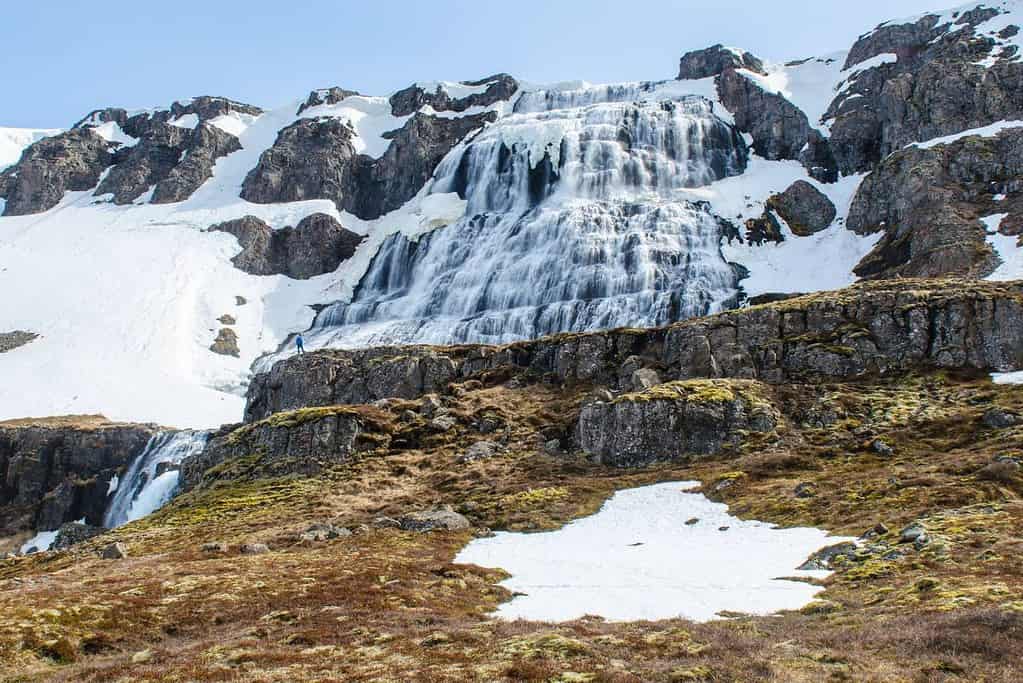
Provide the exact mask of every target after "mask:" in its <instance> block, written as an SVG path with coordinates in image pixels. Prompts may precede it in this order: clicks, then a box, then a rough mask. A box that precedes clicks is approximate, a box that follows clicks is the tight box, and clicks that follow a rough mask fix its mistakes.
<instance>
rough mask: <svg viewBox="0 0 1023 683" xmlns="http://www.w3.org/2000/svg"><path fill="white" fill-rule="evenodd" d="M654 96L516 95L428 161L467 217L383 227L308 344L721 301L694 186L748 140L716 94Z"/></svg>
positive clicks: (530, 325)
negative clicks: (469, 136) (370, 254)
mask: <svg viewBox="0 0 1023 683" xmlns="http://www.w3.org/2000/svg"><path fill="white" fill-rule="evenodd" d="M658 97H663V94H661V95H658V90H657V86H656V84H634V85H622V86H599V87H596V86H588V87H581V88H578V89H574V90H550V91H535V92H527V93H525V94H523V95H522V96H521V97H520V98H519V100H518V101H517V102H516V105H515V111H514V113H512V114H510V115H507V116H505V117H504V118H502V119H500V120H498V121H497V122H496V123H494V124H493V125H491V126H489V127H487V128H486V129H484V130H483V131H482V132H481V133H480V134H479V135H477V136H476V137H475V138H474V139H473V140H471V141H470V142H469V143H468V144H466V145H464V146H463V147H462V148H460V149H459V150H456V152H454V153H452V154H449V155H448V156H447V157H446V158H445V159H444V161H443V162H441V164H440V166H439V167H438V169H437V171H436V173H435V175H434V181H433V184H432V186H431V190H430V191H431V192H434V193H442V192H457V193H458V194H459V195H460V196H461V197H462V198H464V199H465V200H466V202H467V209H466V213H465V216H464V217H463V218H462V219H460V220H459V221H457V222H456V223H454V224H452V225H449V226H447V227H444V228H440V229H437V230H435V231H433V232H431V233H429V234H426V235H424V236H422V237H420V238H419V239H418V240H416V241H413V240H410V239H408V238H406V237H405V236H403V235H401V234H396V235H392V236H391V237H389V238H388V239H387V240H386V241H385V242H384V244H383V245H382V246H381V248H380V250H379V251H378V252H377V254H376V256H375V257H374V259H373V262H372V264H371V265H370V267H369V269H368V271H367V272H366V274H365V275H364V277H363V278H362V280H361V281H360V283H359V285H358V287H357V288H356V291H355V293H354V295H353V297H352V300H351V302H347V303H345V302H338V303H335V304H333V305H331V306H329V307H327V308H325V309H324V310H323V311H321V312H320V314H319V315H318V316H317V319H316V322H315V323H314V325H313V329H312V330H311V331H310V333H309V334H308V335H307V336H306V341H307V344H309V345H312V346H318V347H322V346H334V347H358V346H368V345H377V344H396V343H417V342H424V343H457V342H483V343H503V342H510V341H515V340H519V339H524V338H534V337H539V336H543V335H545V334H551V333H556V332H564V331H587V330H597V329H607V328H613V327H621V326H637V327H638V326H643V327H646V326H655V325H662V324H666V323H668V322H672V321H674V320H679V319H683V318H688V317H693V316H699V315H705V314H707V313H712V312H715V311H717V310H719V309H721V308H722V307H724V306H726V305H728V303H729V302H730V301H731V300H732V298H733V297H734V296H735V293H736V275H735V273H734V271H733V269H732V267H731V266H730V265H729V264H728V263H727V262H726V261H725V260H724V258H723V257H722V255H721V252H720V241H721V237H722V226H721V221H720V220H719V219H718V218H717V217H716V216H714V215H713V214H712V213H711V211H710V210H709V207H708V206H707V205H706V204H704V203H702V202H694V201H690V199H689V198H688V197H687V194H686V190H688V189H691V188H696V187H702V186H706V185H708V184H710V183H712V182H714V181H716V180H719V179H721V178H725V177H728V176H733V175H737V174H740V173H742V172H743V170H744V169H745V165H746V161H747V150H746V146H745V144H744V143H743V142H742V139H741V138H740V136H739V135H738V133H737V132H736V131H735V130H734V129H733V128H732V127H731V126H729V125H728V124H727V123H725V122H724V121H723V120H721V119H719V118H718V117H716V116H715V115H714V114H713V107H712V105H711V103H710V102H708V101H707V100H705V99H703V98H700V97H693V96H676V97H675V98H674V99H658ZM644 98H647V99H644Z"/></svg>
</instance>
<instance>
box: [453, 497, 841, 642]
mask: <svg viewBox="0 0 1023 683" xmlns="http://www.w3.org/2000/svg"><path fill="white" fill-rule="evenodd" d="M696 486H699V482H695V481H689V482H671V483H665V484H656V485H653V486H645V487H642V488H636V489H630V490H626V491H619V492H617V493H616V494H615V495H614V496H613V497H612V498H611V499H609V500H608V501H607V502H606V503H604V505H603V507H601V509H600V511H599V512H598V513H597V514H595V515H592V516H590V517H586V518H584V519H580V520H576V521H574V522H571V523H570V524H568V525H566V526H565V527H563V528H562V529H560V530H558V531H552V532H548V533H533V534H523V533H508V532H498V533H497V534H496V535H494V536H493V537H491V538H482V539H477V540H474V541H472V542H471V543H469V545H467V546H466V547H465V548H464V549H463V550H462V551H461V552H460V553H458V555H457V556H456V557H455V562H458V563H462V564H475V565H479V566H482V567H500V568H502V569H504V570H506V571H508V572H509V573H510V574H511V575H512V576H511V578H509V579H507V580H505V581H503V582H501V585H502V586H504V587H505V588H507V589H509V590H511V591H513V592H515V593H517V594H518V595H516V597H514V598H513V599H512V600H511V601H509V602H506V603H504V604H503V605H501V606H500V607H499V608H498V610H497V616H499V617H502V618H505V619H529V620H534V621H555V622H559V621H570V620H573V619H578V618H580V617H582V616H584V615H587V614H593V615H598V616H602V617H604V618H606V619H610V620H614V621H632V620H640V619H649V620H657V619H672V618H678V617H682V618H687V619H692V620H695V621H708V620H711V619H714V618H715V617H716V616H717V615H718V613H720V612H722V611H733V612H743V613H748V614H771V613H774V612H777V611H779V610H787V609H798V608H799V607H802V606H803V605H805V604H807V603H808V602H809V601H811V600H812V599H813V597H814V596H815V595H816V594H817V593H819V592H820V590H821V589H820V588H819V587H818V586H813V585H810V584H807V583H803V582H799V581H792V580H786V579H780V578H778V577H812V578H823V577H825V576H827V575H828V572H821V571H799V570H797V569H796V567H798V566H799V565H801V564H802V563H803V562H804V561H805V560H806V558H807V557H808V556H809V555H811V554H812V553H813V552H815V551H816V550H818V549H820V548H821V547H823V546H826V545H830V544H833V543H838V542H841V541H846V540H851V539H846V538H837V537H829V536H828V534H827V532H825V531H822V530H819V529H812V528H794V529H778V528H777V527H775V526H773V525H770V524H765V523H763V522H757V521H745V520H741V519H738V518H736V517H733V516H731V515H729V514H728V506H726V505H724V504H722V503H714V502H711V501H710V500H708V499H707V498H706V497H705V496H703V495H702V494H697V493H687V492H686V490H687V489H691V488H694V487H696ZM691 518H697V519H698V521H697V522H696V523H695V524H689V525H687V524H686V521H687V520H689V519H691ZM725 527H727V529H725V530H721V529H723V528H725Z"/></svg>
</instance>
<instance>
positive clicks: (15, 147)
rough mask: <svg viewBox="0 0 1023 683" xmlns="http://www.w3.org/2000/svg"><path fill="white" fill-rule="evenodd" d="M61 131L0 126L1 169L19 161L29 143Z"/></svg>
mask: <svg viewBox="0 0 1023 683" xmlns="http://www.w3.org/2000/svg"><path fill="white" fill-rule="evenodd" d="M61 132H63V131H61V130H60V129H43V128H0V171H3V170H4V169H5V168H7V167H8V166H13V165H14V164H16V163H18V160H19V159H21V153H22V152H24V151H25V149H26V148H27V147H28V146H29V145H32V144H35V143H36V142H39V141H40V140H42V139H43V138H46V137H50V136H51V135H57V134H58V133H61Z"/></svg>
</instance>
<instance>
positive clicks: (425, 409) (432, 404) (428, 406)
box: [419, 394, 444, 419]
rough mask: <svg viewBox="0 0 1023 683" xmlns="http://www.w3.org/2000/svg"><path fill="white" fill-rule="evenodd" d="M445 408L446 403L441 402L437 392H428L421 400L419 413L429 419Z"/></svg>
mask: <svg viewBox="0 0 1023 683" xmlns="http://www.w3.org/2000/svg"><path fill="white" fill-rule="evenodd" d="M443 409H444V404H443V403H441V402H440V397H439V396H437V394H427V395H426V396H423V398H422V400H420V402H419V413H420V414H421V415H422V416H423V417H425V418H427V419H430V418H432V417H434V416H436V415H437V414H438V413H439V412H440V411H441V410H443Z"/></svg>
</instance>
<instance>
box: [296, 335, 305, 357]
mask: <svg viewBox="0 0 1023 683" xmlns="http://www.w3.org/2000/svg"><path fill="white" fill-rule="evenodd" d="M295 346H296V347H297V348H298V352H299V353H305V340H304V339H302V335H301V334H299V335H296V336H295Z"/></svg>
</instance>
